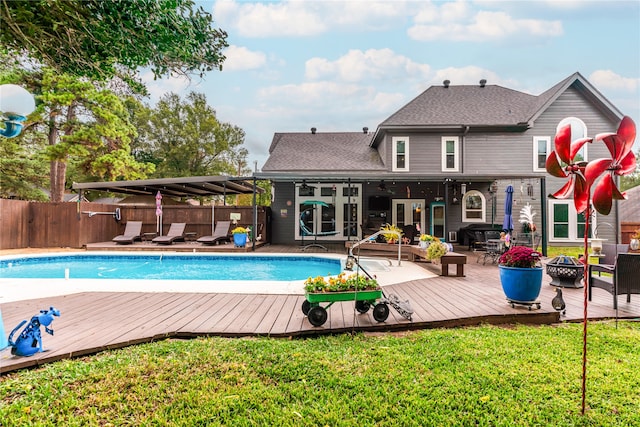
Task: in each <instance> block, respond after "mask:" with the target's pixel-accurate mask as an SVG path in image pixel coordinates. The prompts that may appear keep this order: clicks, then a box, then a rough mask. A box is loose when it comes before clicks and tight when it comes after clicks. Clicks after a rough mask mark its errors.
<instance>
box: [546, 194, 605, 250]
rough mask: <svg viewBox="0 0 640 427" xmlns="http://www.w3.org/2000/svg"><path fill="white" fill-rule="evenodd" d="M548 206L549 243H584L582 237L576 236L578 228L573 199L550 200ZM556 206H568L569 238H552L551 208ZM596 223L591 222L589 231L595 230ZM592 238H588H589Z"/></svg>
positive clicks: (593, 220) (553, 223)
mask: <svg viewBox="0 0 640 427" xmlns="http://www.w3.org/2000/svg"><path fill="white" fill-rule="evenodd" d="M548 203H549V205H548V210H549V212H548V218H549V231H548V235H549V243H563V242H564V243H579V242H583V241H584V236H583V235H579V236H578V235H577V228H578V221H577V217H578V213H577V212H576V206H575V204H574V201H573V199H550V200H549V202H548ZM556 205H568V206H569V237H554V235H553V229H554V225H555V222H554V221H553V207H554V206H556ZM596 227H597V223H596V221H595V219H592V220H591V230H592V231H593V230H595V228H596ZM591 237H592V236H589V238H591Z"/></svg>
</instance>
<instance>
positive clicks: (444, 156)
mask: <svg viewBox="0 0 640 427" xmlns="http://www.w3.org/2000/svg"><path fill="white" fill-rule="evenodd" d="M447 141H453V142H454V152H453V163H454V165H455V166H454V167H452V168H447ZM441 151H442V161H441V167H442V172H460V137H457V136H443V137H442V150H441Z"/></svg>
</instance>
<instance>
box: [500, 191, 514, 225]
mask: <svg viewBox="0 0 640 427" xmlns="http://www.w3.org/2000/svg"><path fill="white" fill-rule="evenodd" d="M504 191H505V193H507V195H506V197H505V198H504V221H503V222H502V229H503V230H505V231H507V232H511V231H512V230H513V215H512V211H513V186H511V185H508V186H507V189H506V190H504Z"/></svg>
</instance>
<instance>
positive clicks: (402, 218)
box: [391, 199, 425, 233]
mask: <svg viewBox="0 0 640 427" xmlns="http://www.w3.org/2000/svg"><path fill="white" fill-rule="evenodd" d="M424 207H425V202H424V200H422V199H393V200H392V201H391V222H392V223H393V224H395V225H397V226H398V227H399V228H402V227H404V226H405V225H413V226H415V227H416V230H418V233H424V227H425V223H424Z"/></svg>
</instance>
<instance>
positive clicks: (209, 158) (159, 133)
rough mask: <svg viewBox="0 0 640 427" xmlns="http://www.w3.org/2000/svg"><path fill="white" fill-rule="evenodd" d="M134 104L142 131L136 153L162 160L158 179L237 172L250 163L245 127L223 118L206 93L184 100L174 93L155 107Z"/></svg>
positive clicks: (137, 120)
mask: <svg viewBox="0 0 640 427" xmlns="http://www.w3.org/2000/svg"><path fill="white" fill-rule="evenodd" d="M130 107H131V108H132V109H130V111H131V114H132V116H133V120H134V123H135V126H136V128H137V129H138V138H136V139H135V141H134V142H133V143H132V149H133V152H134V154H135V156H136V159H138V160H144V161H149V162H152V163H155V164H156V166H157V167H156V172H155V174H154V176H155V177H156V178H166V177H180V176H204V175H220V174H222V175H236V174H237V168H238V164H246V157H247V154H248V153H247V150H246V149H245V148H243V147H242V144H243V143H244V131H243V130H242V129H240V128H239V127H237V126H234V125H232V124H230V123H223V122H220V121H219V120H218V119H217V117H216V112H215V110H214V109H212V108H211V107H210V106H209V105H207V100H206V97H205V95H204V94H200V93H196V92H191V93H189V94H188V95H187V97H186V101H185V102H183V101H182V100H181V98H180V96H179V95H177V94H174V93H170V94H166V95H165V96H164V97H162V99H161V100H160V101H159V102H158V104H157V105H156V107H155V108H147V109H141V108H140V107H139V106H138V107H135V106H134V105H130Z"/></svg>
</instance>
